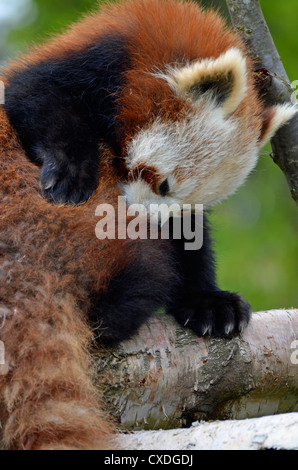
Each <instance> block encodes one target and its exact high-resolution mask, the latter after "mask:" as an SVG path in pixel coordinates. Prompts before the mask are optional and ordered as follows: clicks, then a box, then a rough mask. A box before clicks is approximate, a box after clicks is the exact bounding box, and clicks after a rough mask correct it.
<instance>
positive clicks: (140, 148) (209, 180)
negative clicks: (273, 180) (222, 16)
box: [122, 49, 294, 209]
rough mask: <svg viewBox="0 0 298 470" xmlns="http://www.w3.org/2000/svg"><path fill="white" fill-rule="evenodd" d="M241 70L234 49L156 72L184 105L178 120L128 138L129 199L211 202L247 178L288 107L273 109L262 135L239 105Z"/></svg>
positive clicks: (125, 189) (239, 57)
mask: <svg viewBox="0 0 298 470" xmlns="http://www.w3.org/2000/svg"><path fill="white" fill-rule="evenodd" d="M246 74H247V71H246V60H245V58H244V57H243V55H242V53H241V52H240V51H239V50H238V49H230V50H228V51H227V52H226V53H225V54H223V55H222V56H220V57H219V58H218V59H207V60H202V61H198V62H195V63H193V64H190V65H188V66H184V67H182V68H180V69H179V68H174V67H172V68H170V67H168V68H167V69H166V72H165V73H159V74H156V76H157V78H159V79H160V78H162V79H164V80H166V81H167V83H168V86H169V87H170V88H171V89H172V91H174V93H175V94H176V95H177V96H178V97H179V98H180V99H181V97H183V98H184V99H185V102H187V105H188V106H187V108H188V112H187V113H186V115H185V117H184V118H182V119H181V118H180V119H179V120H173V119H172V120H171V119H169V118H167V119H163V118H162V117H161V116H160V117H157V118H156V119H155V120H154V121H153V122H152V123H150V124H148V126H147V127H145V128H142V129H140V130H139V131H138V132H137V133H136V134H135V135H134V137H133V138H132V139H131V140H130V142H129V143H128V146H127V149H126V165H127V169H128V171H129V174H130V178H129V180H128V181H127V182H126V183H124V184H123V185H122V190H123V194H124V195H125V196H126V197H127V203H128V205H130V204H133V203H137V204H143V205H144V206H145V207H146V208H147V209H149V206H150V205H151V204H167V205H172V204H174V203H175V204H179V206H180V207H181V206H182V205H183V204H192V205H195V204H203V205H204V206H205V207H209V206H211V205H213V204H215V203H217V202H219V201H221V200H222V199H223V198H225V197H227V196H228V195H230V194H231V193H233V192H234V191H235V190H236V189H237V188H238V187H239V186H240V185H241V184H242V183H243V182H244V181H245V179H246V177H247V175H248V174H249V173H250V172H251V170H252V169H253V168H254V166H255V164H256V162H257V158H258V151H259V148H260V146H262V145H263V144H264V143H265V140H268V138H269V137H270V136H271V135H272V133H273V132H275V130H276V129H277V128H278V127H280V126H281V125H282V124H283V123H284V122H286V121H287V120H288V119H289V117H291V116H292V115H293V113H294V111H293V109H292V108H289V107H279V108H276V111H275V122H274V120H272V123H271V126H269V127H270V130H269V132H268V129H267V131H266V136H263V137H262V138H261V127H262V120H261V118H260V117H258V118H257V119H256V117H255V118H252V117H251V116H250V109H249V107H248V106H247V105H246V106H241V103H242V101H243V100H244V98H245V96H246V93H247V77H246ZM189 104H191V106H189Z"/></svg>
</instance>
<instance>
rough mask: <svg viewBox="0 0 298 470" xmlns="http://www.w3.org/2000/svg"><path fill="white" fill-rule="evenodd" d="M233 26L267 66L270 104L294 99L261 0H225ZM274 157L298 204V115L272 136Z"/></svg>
mask: <svg viewBox="0 0 298 470" xmlns="http://www.w3.org/2000/svg"><path fill="white" fill-rule="evenodd" d="M226 3H227V6H228V9H229V12H230V16H231V19H232V23H233V25H234V28H235V30H236V31H238V33H239V34H240V35H241V36H242V38H243V39H244V40H245V42H246V43H247V44H248V46H249V47H250V50H251V55H252V56H253V58H254V59H257V62H258V68H259V69H263V68H265V69H267V70H269V71H270V72H271V74H272V75H271V76H270V75H269V76H268V75H267V76H266V77H265V82H266V83H264V89H265V90H266V95H265V97H266V100H267V102H268V104H277V103H280V104H281V103H287V102H289V103H290V102H291V96H292V94H293V90H292V88H291V85H290V80H289V78H288V76H287V73H286V71H285V69H284V66H283V63H282V60H281V58H280V56H279V54H278V52H277V49H276V47H275V44H274V41H273V39H272V36H271V34H270V31H269V29H268V26H267V24H266V21H265V18H264V16H263V13H262V10H261V7H260V3H259V0H226ZM271 146H272V154H271V156H272V158H273V160H274V162H275V163H276V164H277V165H278V166H279V167H280V168H281V170H282V171H283V172H284V174H285V176H286V178H287V182H288V185H289V188H290V191H291V194H292V197H293V199H294V200H295V201H296V203H297V204H298V115H296V116H294V118H293V119H292V120H291V121H290V122H289V123H288V124H286V125H285V126H283V127H282V128H281V129H280V130H279V131H278V132H277V133H276V135H275V136H274V137H273V139H272V140H271Z"/></svg>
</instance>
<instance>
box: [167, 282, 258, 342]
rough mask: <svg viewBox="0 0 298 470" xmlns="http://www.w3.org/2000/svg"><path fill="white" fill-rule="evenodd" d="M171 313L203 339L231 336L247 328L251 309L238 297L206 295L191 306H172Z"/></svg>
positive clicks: (231, 295) (220, 292)
mask: <svg viewBox="0 0 298 470" xmlns="http://www.w3.org/2000/svg"><path fill="white" fill-rule="evenodd" d="M168 313H170V314H172V315H173V316H174V317H175V318H176V319H177V321H178V322H179V323H180V324H181V325H182V326H185V327H187V328H190V329H191V330H193V331H194V332H195V333H197V334H198V335H200V336H218V337H230V336H233V335H236V334H240V333H242V332H243V331H244V330H245V328H246V327H247V325H248V323H249V320H250V316H251V307H250V305H249V303H248V302H247V301H246V300H245V299H244V298H243V297H241V296H240V295H239V294H236V293H232V292H227V291H215V292H204V293H202V294H201V295H200V296H199V297H197V299H196V300H195V302H194V301H192V304H191V305H183V306H176V307H175V305H173V306H172V307H171V309H170V310H169V311H168Z"/></svg>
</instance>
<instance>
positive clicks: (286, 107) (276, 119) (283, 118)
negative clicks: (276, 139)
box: [259, 104, 298, 147]
mask: <svg viewBox="0 0 298 470" xmlns="http://www.w3.org/2000/svg"><path fill="white" fill-rule="evenodd" d="M270 110H271V111H272V114H271V118H270V120H269V123H267V126H266V130H265V132H263V134H262V136H261V138H260V140H259V147H263V146H264V145H265V144H266V143H267V142H268V141H269V140H270V139H271V137H273V135H274V134H275V133H276V131H278V129H279V128H280V127H282V126H283V125H284V124H286V122H288V121H289V120H290V119H292V117H293V116H294V115H295V114H296V113H297V112H298V106H293V105H290V104H282V105H277V106H272V108H270Z"/></svg>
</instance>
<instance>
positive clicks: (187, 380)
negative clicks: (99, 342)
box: [97, 310, 298, 430]
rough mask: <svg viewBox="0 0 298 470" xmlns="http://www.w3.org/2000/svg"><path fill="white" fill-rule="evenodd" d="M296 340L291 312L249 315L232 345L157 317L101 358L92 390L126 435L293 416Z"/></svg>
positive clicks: (296, 322)
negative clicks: (99, 393) (220, 421)
mask: <svg viewBox="0 0 298 470" xmlns="http://www.w3.org/2000/svg"><path fill="white" fill-rule="evenodd" d="M297 338H298V310H272V311H267V312H260V313H255V314H254V315H253V318H252V321H251V324H250V326H249V327H248V329H247V330H246V331H245V333H244V334H243V336H242V337H235V338H232V339H219V338H216V339H214V338H212V339H203V338H200V337H198V336H196V335H195V334H193V333H192V332H190V331H189V330H187V329H184V328H182V327H180V326H178V325H177V323H176V322H175V321H174V319H172V318H171V317H169V316H167V315H166V314H158V315H156V316H155V317H154V318H152V319H151V321H150V322H149V323H148V324H146V325H144V326H143V327H142V328H141V329H140V331H139V334H138V335H136V336H135V337H133V338H132V339H131V340H129V341H126V342H123V343H122V344H121V345H120V346H119V347H118V348H117V349H113V350H112V351H111V350H106V351H101V352H100V357H98V358H97V367H98V372H99V375H98V377H99V379H98V385H99V386H100V388H103V390H104V397H105V398H106V401H107V404H108V407H109V408H110V410H111V411H112V413H113V414H114V415H115V416H116V417H117V418H118V420H119V422H121V425H122V427H123V428H126V429H134V430H136V429H160V428H163V429H169V428H175V427H179V426H181V425H182V424H190V423H191V422H192V421H195V420H200V419H242V418H251V417H257V416H263V415H268V414H275V413H285V412H291V411H295V410H296V411H297V410H298V361H296V360H295V358H298V352H295V350H293V349H291V345H292V347H295V344H293V342H294V341H295V340H297ZM296 349H297V351H298V346H297V345H296ZM295 354H296V355H295ZM295 362H297V364H295Z"/></svg>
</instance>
